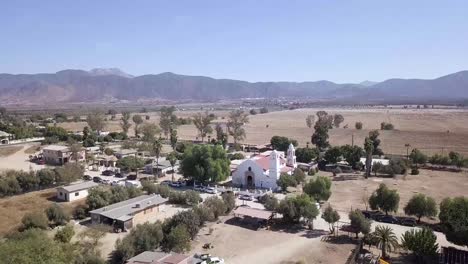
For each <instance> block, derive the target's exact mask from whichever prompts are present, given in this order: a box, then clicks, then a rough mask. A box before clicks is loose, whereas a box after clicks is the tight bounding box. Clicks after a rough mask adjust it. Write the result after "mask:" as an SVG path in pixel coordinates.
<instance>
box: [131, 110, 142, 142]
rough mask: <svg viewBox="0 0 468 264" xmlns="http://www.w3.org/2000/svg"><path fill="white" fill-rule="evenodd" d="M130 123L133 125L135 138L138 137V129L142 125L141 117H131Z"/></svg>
mask: <svg viewBox="0 0 468 264" xmlns="http://www.w3.org/2000/svg"><path fill="white" fill-rule="evenodd" d="M132 121H133V123H135V128H134V129H135V137H138V135H139V131H140V130H139V127H140V125H141V124H143V118H142V117H141V115H133V117H132Z"/></svg>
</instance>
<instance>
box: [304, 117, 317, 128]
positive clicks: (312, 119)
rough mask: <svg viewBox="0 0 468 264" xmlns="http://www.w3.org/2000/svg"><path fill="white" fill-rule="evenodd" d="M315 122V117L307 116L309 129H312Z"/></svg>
mask: <svg viewBox="0 0 468 264" xmlns="http://www.w3.org/2000/svg"><path fill="white" fill-rule="evenodd" d="M314 122H315V116H314V115H307V117H306V125H307V127H308V128H312V126H313V125H314Z"/></svg>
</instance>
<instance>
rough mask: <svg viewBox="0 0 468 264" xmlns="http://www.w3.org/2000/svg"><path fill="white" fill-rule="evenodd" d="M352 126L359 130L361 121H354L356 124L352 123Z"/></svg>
mask: <svg viewBox="0 0 468 264" xmlns="http://www.w3.org/2000/svg"><path fill="white" fill-rule="evenodd" d="M354 127H356V129H357V130H361V129H362V122H356V124H354Z"/></svg>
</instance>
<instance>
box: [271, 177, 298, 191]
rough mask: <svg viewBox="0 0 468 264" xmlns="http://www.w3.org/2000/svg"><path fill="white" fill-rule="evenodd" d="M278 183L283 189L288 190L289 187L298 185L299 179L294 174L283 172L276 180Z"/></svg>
mask: <svg viewBox="0 0 468 264" xmlns="http://www.w3.org/2000/svg"><path fill="white" fill-rule="evenodd" d="M276 184H277V185H278V186H279V187H281V190H282V191H287V190H288V187H296V186H297V181H296V178H295V177H294V176H293V175H289V174H287V173H281V175H280V177H279V179H278V180H277V181H276Z"/></svg>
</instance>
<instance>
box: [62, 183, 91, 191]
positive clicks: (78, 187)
mask: <svg viewBox="0 0 468 264" xmlns="http://www.w3.org/2000/svg"><path fill="white" fill-rule="evenodd" d="M98 185H99V184H97V183H95V182H92V181H87V182H82V183H77V184H72V185H68V186H63V187H59V188H57V189H63V190H65V191H67V192H76V191H81V190H86V189H89V188H93V187H96V186H98Z"/></svg>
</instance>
